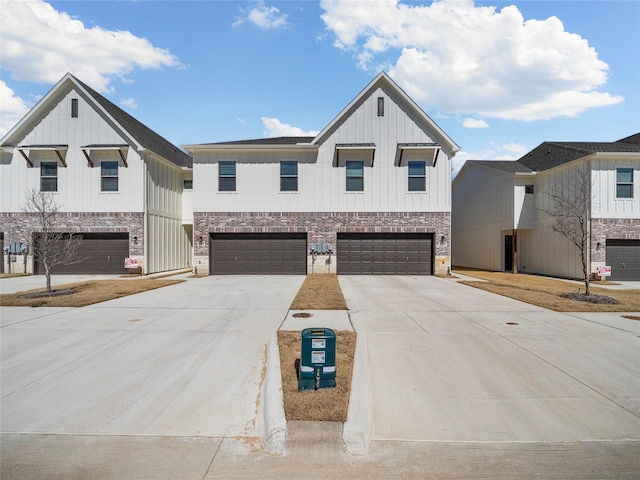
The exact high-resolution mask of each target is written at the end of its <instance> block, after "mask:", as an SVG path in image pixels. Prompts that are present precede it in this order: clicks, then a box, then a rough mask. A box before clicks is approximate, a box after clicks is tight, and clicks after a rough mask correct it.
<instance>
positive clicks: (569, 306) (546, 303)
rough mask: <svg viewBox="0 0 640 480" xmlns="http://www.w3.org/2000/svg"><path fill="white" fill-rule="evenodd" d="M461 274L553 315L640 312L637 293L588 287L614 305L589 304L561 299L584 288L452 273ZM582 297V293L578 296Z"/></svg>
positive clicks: (503, 274)
mask: <svg viewBox="0 0 640 480" xmlns="http://www.w3.org/2000/svg"><path fill="white" fill-rule="evenodd" d="M456 272H457V273H461V274H463V275H468V276H471V277H475V278H477V279H479V280H484V281H473V280H470V281H463V282H460V283H464V284H465V285H470V286H472V287H475V288H479V289H481V290H486V291H488V292H492V293H497V294H499V295H503V296H505V297H510V298H514V299H516V300H520V301H522V302H527V303H530V304H532V305H537V306H539V307H543V308H548V309H550V310H555V311H557V312H637V311H640V290H613V289H605V288H598V287H597V286H596V285H597V283H596V282H594V283H592V284H591V293H592V294H593V295H597V296H603V297H609V298H611V299H613V300H615V301H616V302H618V303H617V304H612V303H589V302H583V301H578V300H574V299H572V298H563V297H561V296H560V295H562V294H580V291H582V292H583V293H584V285H581V284H580V283H577V282H568V281H564V280H559V279H552V278H548V277H540V276H537V275H529V274H525V273H518V274H515V275H514V274H513V273H508V272H489V271H486V270H473V269H465V268H455V269H454V273H456ZM582 296H584V294H583V295H582Z"/></svg>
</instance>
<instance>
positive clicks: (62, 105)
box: [0, 74, 193, 273]
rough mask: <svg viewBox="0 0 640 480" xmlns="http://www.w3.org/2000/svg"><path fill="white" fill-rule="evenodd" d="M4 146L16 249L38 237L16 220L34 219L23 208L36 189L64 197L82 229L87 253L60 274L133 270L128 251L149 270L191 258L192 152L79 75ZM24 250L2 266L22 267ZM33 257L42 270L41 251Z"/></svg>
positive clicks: (58, 88) (66, 221)
mask: <svg viewBox="0 0 640 480" xmlns="http://www.w3.org/2000/svg"><path fill="white" fill-rule="evenodd" d="M0 148H1V152H2V160H1V163H0V201H1V206H0V243H2V244H3V245H5V246H6V248H8V249H10V251H15V250H19V248H20V247H21V246H24V247H26V248H27V249H28V248H29V245H30V243H31V242H32V241H33V238H22V237H21V236H20V235H19V233H18V228H16V227H17V226H19V225H21V226H23V227H24V226H27V227H29V225H31V224H33V216H32V215H30V214H28V213H25V212H24V209H23V207H24V205H25V203H26V195H27V193H28V192H30V191H32V190H33V191H36V192H47V194H50V195H52V196H53V197H54V201H55V203H56V204H58V205H59V206H60V210H59V214H58V215H57V219H56V224H57V228H58V229H59V230H60V231H61V232H64V233H73V234H79V235H80V236H81V237H82V247H81V252H80V256H81V257H84V258H86V261H83V262H81V263H78V264H73V265H58V266H56V267H55V269H54V271H53V273H72V272H73V273H128V272H129V270H127V269H125V259H128V263H129V265H138V266H139V268H138V270H140V269H141V271H142V272H143V273H153V272H160V271H166V270H173V269H177V268H184V267H188V266H190V265H191V254H192V226H193V215H192V212H193V210H192V208H191V198H190V197H191V192H190V187H191V180H192V170H191V157H190V156H189V155H188V154H187V153H185V152H184V151H183V150H181V149H180V148H178V147H176V146H174V145H172V144H171V143H169V142H168V141H167V140H165V139H164V138H162V137H161V136H160V135H158V134H157V133H155V132H153V131H152V130H151V129H149V128H148V127H146V126H145V125H143V124H142V123H140V122H139V121H137V120H136V119H135V118H133V117H132V116H131V115H129V114H127V113H126V112H124V111H123V110H121V109H120V108H119V107H117V106H116V105H114V104H113V103H112V102H110V101H109V100H107V99H106V98H104V97H103V96H102V95H100V94H98V93H97V92H96V91H94V90H93V89H91V88H90V87H89V86H88V85H86V84H84V83H83V82H81V81H80V80H78V79H77V78H76V77H74V76H73V75H70V74H67V75H65V76H64V77H63V78H62V79H61V80H60V81H59V82H58V83H57V84H56V85H55V86H54V87H53V88H52V89H51V90H50V91H49V92H48V93H47V94H46V95H45V96H44V97H43V98H42V99H41V100H40V101H39V102H38V103H37V104H36V105H35V106H34V107H33V108H32V109H31V110H30V111H29V112H28V113H27V115H26V116H25V117H24V118H23V119H22V120H20V122H18V124H17V125H16V126H15V127H14V128H13V129H11V130H10V131H9V132H8V133H7V134H6V135H5V136H4V137H3V138H2V140H0ZM29 229H32V232H33V234H34V235H37V233H38V229H37V227H36V226H35V225H33V227H29ZM22 230H24V229H22ZM15 258H16V256H15V255H4V256H3V262H2V271H16V267H17V266H16V265H12V264H11V263H10V262H11V260H13V259H15ZM27 259H28V262H27V269H28V271H29V272H31V271H33V272H34V273H39V262H38V259H37V258H35V259H34V258H31V256H30V255H28V256H27ZM19 268H22V267H21V266H20V267H19ZM20 271H21V270H20Z"/></svg>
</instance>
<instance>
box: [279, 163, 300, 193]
mask: <svg viewBox="0 0 640 480" xmlns="http://www.w3.org/2000/svg"><path fill="white" fill-rule="evenodd" d="M280 191H281V192H297V191H298V162H280Z"/></svg>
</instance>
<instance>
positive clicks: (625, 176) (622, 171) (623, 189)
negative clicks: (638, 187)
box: [616, 168, 633, 198]
mask: <svg viewBox="0 0 640 480" xmlns="http://www.w3.org/2000/svg"><path fill="white" fill-rule="evenodd" d="M616 198H633V168H616Z"/></svg>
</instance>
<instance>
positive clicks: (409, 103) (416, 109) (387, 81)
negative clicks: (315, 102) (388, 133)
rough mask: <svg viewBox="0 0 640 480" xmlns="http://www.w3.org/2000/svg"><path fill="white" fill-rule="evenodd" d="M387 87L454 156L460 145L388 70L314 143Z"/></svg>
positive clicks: (333, 121)
mask: <svg viewBox="0 0 640 480" xmlns="http://www.w3.org/2000/svg"><path fill="white" fill-rule="evenodd" d="M381 86H382V87H386V88H389V89H391V90H393V91H394V92H395V93H396V94H397V95H398V96H399V98H400V99H401V101H402V102H403V103H404V107H405V108H406V109H407V110H409V111H412V112H413V113H414V114H416V115H417V116H418V118H420V119H421V120H422V121H423V122H424V123H425V124H426V125H427V126H428V127H429V128H430V129H431V130H432V131H433V133H435V135H436V136H437V137H438V141H439V143H440V145H441V146H442V147H443V148H444V149H445V152H447V153H448V154H449V155H451V156H453V155H455V153H456V152H458V151H459V150H460V147H459V146H458V145H456V143H455V142H454V141H453V140H452V139H451V138H449V136H448V135H447V134H446V133H444V131H443V130H442V129H441V128H440V127H439V126H438V125H437V124H436V123H435V122H434V121H433V120H432V119H431V117H429V115H427V114H426V113H425V112H424V110H422V108H420V106H418V104H417V103H416V102H414V101H413V99H411V97H409V95H407V94H406V93H405V92H404V90H402V89H401V88H400V87H399V86H398V84H397V83H395V82H394V81H393V80H392V79H391V77H389V75H387V73H386V72H380V73H379V74H378V75H377V76H376V78H374V79H373V80H372V81H371V83H369V85H367V86H366V87H365V88H364V90H362V91H361V92H360V93H359V94H358V95H357V96H356V97H355V98H354V99H353V100H352V101H351V102H350V103H349V104H348V105H347V106H346V107H345V108H344V109H343V110H342V111H341V112H340V113H339V114H338V116H337V117H335V118H334V119H333V120H332V121H331V122H330V123H329V124H328V125H327V126H326V127H325V128H324V129H323V130H322V131H321V132H320V133H319V134H318V135H317V136H316V137H315V139H314V140H313V142H312V143H314V144H320V143H322V142H323V141H324V139H325V138H326V137H327V136H328V135H329V134H330V132H332V131H334V130H335V129H336V128H337V126H339V125H340V124H342V123H344V122H345V121H346V120H347V118H348V117H349V115H350V113H351V111H352V109H354V108H355V107H356V105H358V104H359V103H360V102H361V101H362V100H363V99H365V98H367V97H369V96H370V95H371V94H372V93H373V92H374V91H375V90H376V89H377V88H379V87H381Z"/></svg>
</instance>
